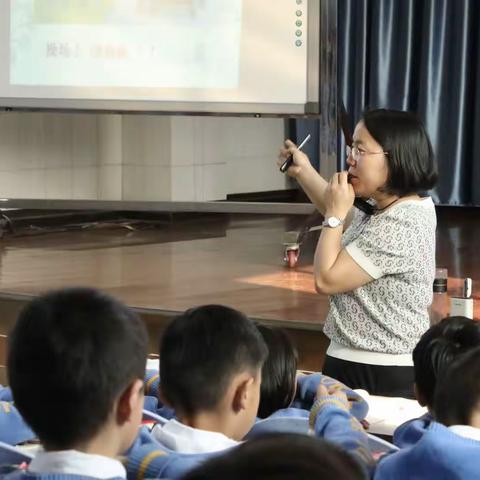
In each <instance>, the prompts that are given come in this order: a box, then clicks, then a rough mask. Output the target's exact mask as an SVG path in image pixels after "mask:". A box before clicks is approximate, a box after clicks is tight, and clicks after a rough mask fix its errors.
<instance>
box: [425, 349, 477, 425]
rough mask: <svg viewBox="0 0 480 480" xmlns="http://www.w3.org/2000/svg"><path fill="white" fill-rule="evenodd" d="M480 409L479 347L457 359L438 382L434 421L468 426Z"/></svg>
mask: <svg viewBox="0 0 480 480" xmlns="http://www.w3.org/2000/svg"><path fill="white" fill-rule="evenodd" d="M479 407H480V347H477V348H475V349H474V350H471V351H469V352H467V353H465V354H463V355H460V357H459V358H458V359H457V360H456V361H455V362H454V363H452V365H450V368H448V370H447V372H446V375H445V377H444V378H442V380H440V381H439V382H438V387H437V391H436V393H435V400H434V408H433V410H434V416H435V419H436V420H437V421H438V422H440V423H443V424H444V425H446V426H447V427H450V426H451V425H470V424H471V421H472V416H473V414H474V412H475V411H478V409H479Z"/></svg>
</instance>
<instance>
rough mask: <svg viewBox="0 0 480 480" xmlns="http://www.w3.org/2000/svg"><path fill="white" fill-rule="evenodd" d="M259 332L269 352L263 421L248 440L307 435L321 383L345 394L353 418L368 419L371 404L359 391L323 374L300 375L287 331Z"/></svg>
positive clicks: (265, 329) (269, 329) (263, 387)
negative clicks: (285, 434) (267, 435)
mask: <svg viewBox="0 0 480 480" xmlns="http://www.w3.org/2000/svg"><path fill="white" fill-rule="evenodd" d="M258 329H259V331H260V333H261V335H262V337H263V340H264V341H265V343H266V345H267V349H268V356H267V359H266V360H265V363H264V364H263V368H262V384H261V386H260V405H259V408H258V417H259V418H260V419H262V420H260V421H259V422H257V423H256V424H255V425H254V426H253V428H252V430H251V431H250V432H249V434H248V437H247V438H254V437H255V436H258V435H261V434H264V433H266V432H296V433H307V432H308V428H309V426H308V421H307V419H308V416H309V414H310V409H311V408H312V406H313V403H314V401H315V396H316V393H317V390H318V386H319V385H320V384H323V385H324V386H326V387H327V388H333V387H335V388H339V389H341V390H342V391H344V392H345V393H346V395H347V397H348V400H349V402H350V405H351V413H352V415H353V416H355V417H356V418H357V419H358V420H363V419H364V418H365V416H366V415H367V413H368V404H367V403H366V402H365V400H363V399H362V397H361V396H360V395H358V394H357V393H356V392H354V391H352V390H350V389H349V388H348V387H346V386H345V385H343V384H341V383H339V382H337V381H336V380H335V379H332V378H330V377H327V376H325V375H322V374H321V373H312V374H303V373H299V372H297V352H296V350H295V347H294V346H293V344H292V342H291V340H290V339H289V337H288V335H287V334H286V332H285V331H284V330H282V329H280V328H275V327H268V326H263V325H260V326H258Z"/></svg>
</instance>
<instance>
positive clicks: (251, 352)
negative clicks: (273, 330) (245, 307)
mask: <svg viewBox="0 0 480 480" xmlns="http://www.w3.org/2000/svg"><path fill="white" fill-rule="evenodd" d="M266 356H267V348H266V346H265V343H264V341H263V339H262V336H261V335H260V333H259V331H258V329H257V327H256V326H255V324H254V323H253V322H252V321H251V320H249V319H248V318H247V317H246V316H245V315H243V314H242V313H240V312H239V311H237V310H234V309H232V308H228V307H224V306H221V305H206V306H202V307H198V308H193V309H191V310H187V311H186V312H185V313H184V314H182V315H180V316H179V317H177V318H175V319H174V320H173V321H172V322H171V323H170V324H169V325H168V327H167V329H166V331H165V333H164V335H163V337H162V340H161V342H160V378H161V379H162V382H161V384H160V395H161V398H162V400H163V401H164V402H165V403H167V404H168V405H169V406H171V407H173V408H174V409H175V411H176V413H177V416H178V417H179V419H180V420H181V421H188V423H189V424H190V425H192V426H196V427H197V428H201V426H199V425H195V424H196V422H197V419H199V418H202V419H205V418H208V419H211V420H213V419H215V420H213V423H214V424H216V425H218V423H219V419H221V422H222V427H221V428H220V427H219V429H220V430H222V432H221V433H225V434H226V435H228V436H230V437H231V438H234V439H238V440H239V439H241V438H243V436H244V435H245V434H246V433H247V432H248V431H249V430H250V428H251V426H252V425H253V422H254V421H255V416H256V414H257V410H258V402H259V395H260V383H261V369H262V365H263V362H264V361H265V358H266Z"/></svg>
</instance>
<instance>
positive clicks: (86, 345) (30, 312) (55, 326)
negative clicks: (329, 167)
mask: <svg viewBox="0 0 480 480" xmlns="http://www.w3.org/2000/svg"><path fill="white" fill-rule="evenodd" d="M146 357H147V335H146V331H145V327H144V325H143V323H142V322H141V321H140V320H139V318H138V317H137V316H136V315H135V314H134V313H133V312H132V311H131V310H129V309H128V308H127V307H126V306H124V305H122V304H121V303H120V302H118V301H117V300H115V299H113V298H111V297H109V296H107V295H105V294H104V293H101V292H99V291H96V290H93V289H87V288H76V289H66V290H59V291H55V292H51V293H47V294H46V295H43V296H41V297H39V298H37V299H35V300H33V301H32V302H31V303H30V304H29V305H27V307H26V308H25V309H24V310H23V312H22V313H21V314H20V316H19V318H18V320H17V322H16V324H15V326H14V328H13V331H12V332H11V334H10V336H9V353H8V360H7V363H8V376H9V383H10V386H11V388H12V392H13V398H14V400H15V404H16V406H17V407H18V410H19V411H20V413H21V414H22V415H23V417H24V418H25V420H26V421H27V422H28V424H29V425H30V426H31V427H32V429H33V430H34V432H35V433H36V434H37V436H38V438H39V439H40V441H41V443H42V446H43V449H44V450H43V451H41V452H40V453H38V454H37V455H36V457H35V458H34V459H33V460H32V462H31V463H30V465H29V467H28V470H27V471H26V472H25V473H18V472H16V473H14V474H12V475H14V478H15V479H17V480H21V479H27V478H28V479H29V480H35V479H42V478H59V479H60V478H61V479H72V480H73V479H76V478H78V477H79V476H81V477H84V478H89V477H90V478H100V479H113V478H118V479H120V478H125V477H126V470H125V468H124V467H123V465H122V464H121V463H120V462H119V461H118V460H116V459H115V457H116V456H118V455H120V454H122V453H123V452H125V451H126V450H127V449H128V448H129V447H130V445H131V443H132V442H133V440H134V438H135V437H136V436H137V433H138V428H139V424H140V420H141V415H142V406H143V377H144V373H145V363H146ZM7 478H8V476H7Z"/></svg>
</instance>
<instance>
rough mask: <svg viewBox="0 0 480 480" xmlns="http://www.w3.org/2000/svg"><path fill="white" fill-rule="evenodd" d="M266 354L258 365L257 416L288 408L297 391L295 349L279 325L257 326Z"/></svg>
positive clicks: (260, 416) (262, 416)
mask: <svg viewBox="0 0 480 480" xmlns="http://www.w3.org/2000/svg"><path fill="white" fill-rule="evenodd" d="M258 330H259V332H260V334H261V335H262V338H263V340H264V342H265V344H266V346H267V350H268V355H267V358H266V360H265V363H264V364H263V368H262V383H261V386H260V404H259V406H258V417H259V418H266V417H268V416H270V415H272V414H273V413H275V412H277V411H278V410H283V409H286V408H289V407H290V406H291V404H292V402H293V399H294V398H295V393H296V390H297V359H298V355H297V351H296V350H295V347H294V346H293V344H292V341H291V340H290V338H289V337H288V335H287V334H286V333H285V331H284V330H282V329H281V328H274V327H267V326H264V325H258Z"/></svg>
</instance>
